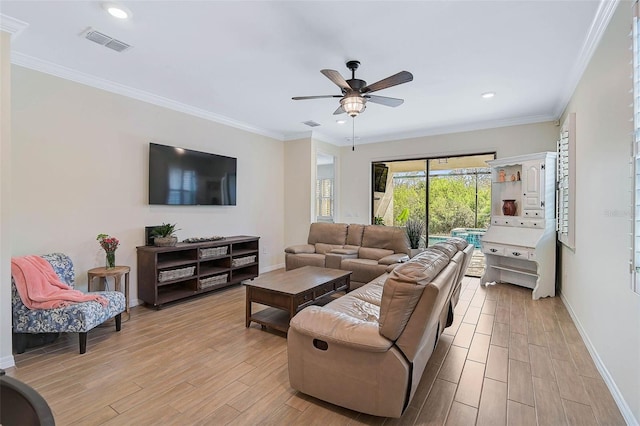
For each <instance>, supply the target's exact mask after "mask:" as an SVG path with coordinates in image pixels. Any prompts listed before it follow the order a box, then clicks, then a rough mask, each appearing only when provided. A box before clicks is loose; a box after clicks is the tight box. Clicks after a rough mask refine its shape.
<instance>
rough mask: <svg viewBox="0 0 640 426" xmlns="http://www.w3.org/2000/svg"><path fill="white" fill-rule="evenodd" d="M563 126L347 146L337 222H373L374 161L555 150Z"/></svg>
mask: <svg viewBox="0 0 640 426" xmlns="http://www.w3.org/2000/svg"><path fill="white" fill-rule="evenodd" d="M558 134H559V128H558V127H557V126H555V124H553V123H550V122H547V123H540V124H528V125H522V126H510V127H501V128H496V129H489V130H478V131H473V132H464V133H452V134H448V135H438V136H427V137H422V138H414V139H404V140H400V141H390V142H392V143H390V142H380V143H375V144H363V145H356V147H355V151H351V147H343V148H342V149H341V156H340V162H341V163H340V164H341V166H340V172H341V185H340V186H341V191H342V192H341V195H340V200H339V202H340V206H341V207H340V211H339V214H338V217H337V218H336V221H337V222H346V223H365V224H367V223H371V162H372V161H386V160H404V159H411V158H425V157H438V156H443V157H446V156H450V155H462V154H465V155H466V154H477V153H485V152H497V156H498V158H503V157H511V156H514V155H521V154H528V153H534V152H541V151H555V150H556V140H557V139H558Z"/></svg>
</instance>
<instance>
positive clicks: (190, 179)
mask: <svg viewBox="0 0 640 426" xmlns="http://www.w3.org/2000/svg"><path fill="white" fill-rule="evenodd" d="M236 165H237V160H236V159H235V158H233V157H225V156H222V155H216V154H209V153H206V152H199V151H192V150H190V149H184V148H178V147H174V146H166V145H160V144H157V143H150V144H149V204H161V205H202V206H235V205H236Z"/></svg>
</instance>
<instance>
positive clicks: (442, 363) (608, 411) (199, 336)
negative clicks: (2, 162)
mask: <svg viewBox="0 0 640 426" xmlns="http://www.w3.org/2000/svg"><path fill="white" fill-rule="evenodd" d="M277 273H281V272H279V271H274V272H270V273H269V274H277ZM244 304H245V290H244V287H242V286H235V287H232V288H228V289H225V290H221V291H218V292H216V293H215V294H211V295H208V296H206V297H200V298H196V299H192V300H189V301H187V302H184V303H180V304H176V305H172V306H168V307H166V308H164V309H162V310H160V311H156V310H152V309H148V308H146V307H142V306H139V307H135V308H133V309H132V310H131V318H130V320H129V321H126V322H123V326H122V331H121V332H120V333H116V332H115V327H114V326H112V325H110V326H108V327H99V328H96V329H94V330H93V331H91V332H90V333H89V341H88V345H87V353H86V354H84V355H79V354H78V341H77V335H63V336H61V337H60V338H59V339H58V340H57V341H56V342H55V343H53V344H51V345H48V346H45V347H41V348H34V349H31V350H28V351H27V352H26V353H24V354H21V355H16V356H15V358H16V367H14V368H10V369H8V370H7V374H8V375H10V376H13V377H16V378H18V379H20V380H22V381H24V382H26V383H27V384H29V385H31V386H32V387H34V388H35V389H36V390H37V391H39V392H40V393H41V394H42V395H43V396H44V398H45V399H46V400H47V402H48V403H49V405H50V406H51V409H52V411H53V413H54V416H55V419H56V424H58V425H131V424H136V425H147V424H148V425H223V424H231V425H254V424H277V425H293V424H300V425H307V424H322V425H328V424H331V425H356V424H373V425H381V424H384V425H395V424H400V425H413V424H419V425H465V426H466V425H474V424H476V425H491V426H499V425H506V424H509V425H536V424H537V425H552V426H558V425H587V424H594V425H624V424H625V422H624V419H623V417H622V416H621V414H620V411H619V410H618V408H617V406H616V404H615V402H614V400H613V398H612V396H611V394H610V393H609V391H608V389H607V386H606V385H605V383H604V381H603V380H602V378H601V376H600V374H599V373H598V370H597V369H596V367H595V365H594V363H593V361H592V359H591V357H590V355H589V352H588V351H587V349H586V348H585V346H584V344H583V342H582V339H581V337H580V334H579V333H578V331H577V329H576V328H575V325H574V324H573V322H572V321H571V318H570V316H569V315H568V313H567V311H566V309H565V307H564V305H563V303H562V301H561V300H560V298H558V297H555V298H547V299H541V300H538V301H533V300H531V291H530V290H528V289H525V288H521V287H517V286H513V285H509V284H497V285H493V286H487V287H486V288H485V287H482V286H480V285H479V280H478V279H477V278H470V277H467V278H465V279H464V281H463V290H462V294H461V297H460V302H459V303H458V306H457V307H456V310H455V320H454V323H453V325H452V326H451V327H449V328H447V329H446V330H445V331H444V334H443V335H442V337H441V339H440V341H439V343H438V345H437V347H436V349H435V351H434V353H433V355H432V357H431V359H430V361H429V363H428V365H427V368H426V370H425V372H424V375H423V377H422V380H421V382H420V385H419V387H418V389H417V392H416V395H415V397H414V398H413V400H412V402H411V403H410V405H409V406H408V407H407V409H406V411H405V413H404V415H403V417H401V418H399V419H391V418H380V417H373V416H369V415H365V414H361V413H357V412H354V411H350V410H347V409H344V408H340V407H336V406H334V405H331V404H327V403H325V402H322V401H319V400H317V399H315V398H312V397H308V396H306V395H304V394H301V393H299V392H297V391H295V390H293V389H292V388H291V387H290V386H289V379H288V373H287V346H286V339H285V338H284V337H283V335H282V334H279V333H277V332H274V333H272V332H265V331H262V330H261V329H260V327H259V326H258V325H256V324H252V326H251V327H250V328H245V325H244V313H245V306H244Z"/></svg>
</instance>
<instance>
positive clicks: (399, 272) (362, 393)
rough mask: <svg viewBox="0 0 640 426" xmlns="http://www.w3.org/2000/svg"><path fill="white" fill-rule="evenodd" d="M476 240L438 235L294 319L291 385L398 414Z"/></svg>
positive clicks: (448, 316) (446, 320)
mask: <svg viewBox="0 0 640 426" xmlns="http://www.w3.org/2000/svg"><path fill="white" fill-rule="evenodd" d="M472 252H473V245H470V244H468V243H467V242H466V241H465V240H463V239H460V238H452V239H450V240H448V241H447V242H443V243H438V244H436V245H434V246H433V247H431V248H429V249H427V250H426V251H424V252H423V253H421V254H419V255H418V256H416V257H414V258H413V259H411V260H410V261H409V262H406V263H403V264H401V265H399V266H397V267H395V268H394V269H393V270H392V271H391V272H388V273H384V274H383V275H381V276H379V277H377V278H376V279H374V280H373V281H371V282H369V283H368V284H366V285H364V286H362V287H360V288H358V289H356V290H354V291H352V292H350V293H348V294H347V295H345V296H343V297H340V298H338V299H335V300H334V301H332V302H330V303H329V304H327V305H325V306H322V307H321V306H309V307H307V308H305V309H303V310H302V311H300V312H299V313H298V314H297V315H296V316H294V317H293V318H292V320H291V324H290V328H289V332H288V336H287V345H288V357H289V381H290V383H291V386H292V387H293V388H294V389H297V390H299V391H300V392H303V393H305V394H308V395H311V396H314V397H316V398H319V399H322V400H324V401H328V402H331V403H333V404H336V405H340V406H342V407H346V408H349V409H352V410H355V411H360V412H363V413H367V414H371V415H375V416H385V417H400V416H401V415H402V413H403V412H404V410H405V408H406V407H407V405H408V404H409V402H410V401H411V399H412V398H413V395H414V393H415V391H416V388H417V386H418V383H419V382H420V378H421V377H422V373H423V372H424V369H425V367H426V365H427V361H428V360H429V357H430V356H431V354H432V352H433V349H434V348H435V345H436V343H437V341H438V337H439V336H440V334H441V333H442V330H443V329H444V328H445V327H446V326H448V325H450V323H451V320H452V318H453V317H452V312H453V305H452V301H451V297H452V294H453V292H454V290H455V289H456V287H457V286H459V285H460V282H461V280H462V277H463V276H464V272H465V270H466V268H467V266H468V264H469V259H468V258H470V257H471V254H472Z"/></svg>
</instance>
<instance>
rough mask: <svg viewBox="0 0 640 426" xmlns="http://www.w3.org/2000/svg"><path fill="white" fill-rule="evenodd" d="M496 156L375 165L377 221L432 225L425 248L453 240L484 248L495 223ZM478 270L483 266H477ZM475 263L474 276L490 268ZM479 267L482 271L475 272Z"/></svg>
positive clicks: (423, 243) (374, 212) (373, 202)
mask: <svg viewBox="0 0 640 426" xmlns="http://www.w3.org/2000/svg"><path fill="white" fill-rule="evenodd" d="M493 159H495V154H494V153H489V154H476V155H467V156H456V157H442V158H426V159H419V160H401V161H385V162H379V163H373V164H372V198H371V206H372V218H371V223H374V224H376V223H377V224H381V225H393V226H405V225H406V223H407V220H409V219H413V220H417V221H422V222H424V223H425V224H426V226H425V232H424V235H423V238H422V240H421V243H420V247H422V248H425V247H428V246H429V245H432V244H435V243H437V242H438V241H443V240H445V239H447V238H449V237H451V236H458V237H462V238H465V239H467V241H469V242H470V243H472V244H474V245H475V246H476V248H477V249H478V253H477V256H476V258H477V260H478V261H477V262H475V263H476V264H477V263H478V262H480V263H481V259H482V255H481V254H480V252H479V248H480V240H481V238H482V235H483V234H484V231H485V230H486V229H487V227H488V226H489V221H490V219H491V217H490V212H491V175H490V169H489V167H488V166H487V164H486V161H488V160H493ZM476 266H477V267H476ZM476 266H474V262H473V261H472V266H471V267H470V275H479V274H481V272H482V268H483V267H484V265H476ZM474 268H475V269H477V270H474Z"/></svg>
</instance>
